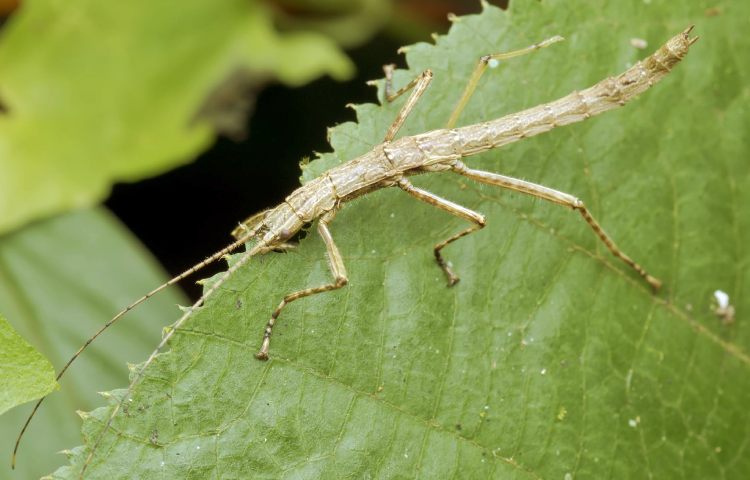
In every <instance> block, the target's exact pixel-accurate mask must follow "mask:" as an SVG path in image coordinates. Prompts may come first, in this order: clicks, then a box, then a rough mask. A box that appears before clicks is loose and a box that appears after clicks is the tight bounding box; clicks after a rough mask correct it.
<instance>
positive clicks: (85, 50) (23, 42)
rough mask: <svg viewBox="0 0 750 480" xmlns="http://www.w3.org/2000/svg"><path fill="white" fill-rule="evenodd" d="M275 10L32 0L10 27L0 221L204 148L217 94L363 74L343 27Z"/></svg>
mask: <svg viewBox="0 0 750 480" xmlns="http://www.w3.org/2000/svg"><path fill="white" fill-rule="evenodd" d="M274 22H275V20H274V9H273V8H272V7H271V6H270V5H268V4H266V3H264V2H261V1H256V0H217V1H212V2H205V1H202V0H191V1H173V0H160V1H147V0H138V1H130V2H101V1H98V0H85V1H81V2H74V3H61V2H40V1H28V2H24V4H23V6H22V7H21V8H20V10H19V11H18V12H17V13H16V14H15V15H14V16H13V17H12V18H11V21H10V23H9V24H8V25H7V26H6V27H5V29H4V31H3V34H2V39H0V101H2V105H3V107H4V109H5V111H4V112H2V113H0V233H2V232H7V231H9V230H12V229H14V228H17V227H19V226H20V225H23V224H25V223H27V222H28V221H30V220H32V219H34V218H40V217H43V216H48V215H50V214H54V213H59V212H63V211H65V210H68V209H71V208H77V207H82V206H89V205H93V204H96V203H98V202H99V201H100V200H102V199H103V198H104V197H105V196H106V195H107V194H108V192H109V190H110V186H111V184H112V183H113V182H116V181H135V180H138V179H141V178H144V177H147V176H151V175H155V174H158V173H161V172H164V171H165V170H167V169H169V168H173V167H174V166H176V165H179V164H182V163H185V162H188V161H190V160H192V159H193V158H194V157H195V156H196V154H197V153H199V152H201V151H202V150H204V149H205V148H206V147H207V146H208V145H209V144H210V143H211V142H212V141H213V138H214V136H215V127H216V126H215V125H213V124H212V123H211V121H212V120H215V119H216V117H217V113H216V112H215V111H216V109H217V107H216V105H215V102H216V101H217V100H216V98H217V97H219V98H222V97H229V99H230V102H231V101H232V100H236V99H238V98H239V99H242V97H243V94H242V93H243V92H245V93H246V91H247V90H250V91H252V89H253V88H258V86H259V85H260V84H261V83H262V82H265V81H267V80H269V79H278V80H280V81H282V82H284V83H288V84H291V85H299V84H301V83H303V82H307V81H309V80H310V79H312V78H315V77H317V76H319V75H322V74H330V75H332V76H334V77H336V78H344V77H347V76H349V75H351V73H352V65H351V63H350V62H349V60H348V59H347V58H346V57H345V56H344V55H343V53H342V52H341V51H340V50H339V49H338V47H337V46H336V44H335V43H334V42H333V41H332V40H330V39H328V38H327V37H325V36H323V35H322V34H320V33H315V32H312V31H293V30H290V31H284V32H279V31H277V30H276V27H275V25H274ZM217 89H221V91H220V92H217ZM238 90H239V92H238ZM232 107H233V106H232V105H229V106H227V105H226V102H225V104H224V105H223V106H222V105H220V106H219V107H218V109H219V110H220V112H219V113H221V110H222V108H224V109H226V108H232ZM206 111H208V112H209V114H208V115H203V114H204V113H205V112H206ZM240 121H241V122H244V117H240Z"/></svg>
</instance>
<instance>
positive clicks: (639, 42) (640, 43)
mask: <svg viewBox="0 0 750 480" xmlns="http://www.w3.org/2000/svg"><path fill="white" fill-rule="evenodd" d="M630 45H631V46H633V47H635V48H637V49H638V50H644V49H646V48H648V42H647V41H646V40H644V39H642V38H631V39H630Z"/></svg>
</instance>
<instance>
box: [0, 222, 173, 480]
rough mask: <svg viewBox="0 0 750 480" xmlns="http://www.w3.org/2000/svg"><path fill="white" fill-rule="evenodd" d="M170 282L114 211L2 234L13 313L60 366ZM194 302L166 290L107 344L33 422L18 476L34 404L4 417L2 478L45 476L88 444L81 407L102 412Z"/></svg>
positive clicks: (1, 282) (2, 295)
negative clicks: (17, 447) (109, 392)
mask: <svg viewBox="0 0 750 480" xmlns="http://www.w3.org/2000/svg"><path fill="white" fill-rule="evenodd" d="M164 277H165V274H164V272H163V271H162V270H161V268H159V267H158V266H157V265H156V263H155V262H154V260H153V258H152V257H151V256H150V255H149V254H148V252H146V251H145V250H144V249H143V247H142V246H141V245H140V244H139V243H138V242H137V241H136V240H135V239H134V238H133V237H132V236H131V235H130V234H129V233H128V231H127V229H125V228H124V227H123V226H122V225H121V224H120V223H119V222H118V221H117V220H115V219H114V218H113V217H112V216H111V214H109V213H108V212H107V211H106V210H104V209H94V210H89V211H79V212H77V213H74V214H68V215H63V216H59V217H56V218H54V219H51V220H46V221H44V222H38V223H35V224H32V225H28V226H27V227H25V228H23V229H20V230H19V231H17V232H14V233H13V234H7V235H3V236H0V306H2V310H3V313H5V314H6V315H7V316H8V318H12V319H13V326H14V327H15V328H16V329H17V330H18V332H19V333H20V334H21V335H22V336H23V337H24V338H26V339H27V340H28V342H29V343H31V344H32V345H33V346H34V347H35V348H36V349H37V350H39V351H40V352H43V353H44V355H45V356H46V357H47V358H49V359H50V361H51V362H52V363H53V364H54V365H55V366H57V367H58V368H60V367H62V365H63V364H64V362H65V361H67V360H68V358H69V357H70V355H72V354H73V352H75V351H76V350H77V349H78V347H79V346H80V345H81V344H82V343H83V341H84V340H85V339H86V338H87V337H88V336H89V335H91V334H92V333H94V332H95V331H96V330H98V328H99V327H100V326H101V325H102V324H103V323H104V322H105V321H106V320H107V319H109V318H110V317H112V315H114V314H115V313H116V312H117V311H118V310H120V309H121V308H122V307H123V306H124V305H126V304H128V303H130V302H131V301H133V300H134V299H136V298H138V297H139V296H140V295H142V294H143V293H144V292H145V291H147V290H150V289H151V288H153V287H155V286H156V285H158V284H160V283H161V282H162V281H163V279H164ZM186 301H187V300H185V299H184V297H183V296H182V295H181V294H180V293H179V292H176V291H170V292H165V294H164V295H163V296H161V295H160V296H159V297H156V298H154V299H153V301H151V302H148V304H147V305H143V307H142V309H138V310H136V311H134V312H131V313H132V317H131V318H129V319H128V320H127V321H125V322H123V323H122V324H120V325H118V326H117V327H114V328H113V329H112V330H110V332H109V333H108V334H105V335H103V336H101V337H100V338H99V339H97V341H96V342H95V343H94V344H93V345H92V346H91V348H90V349H89V350H87V351H86V354H85V355H83V356H82V357H81V358H80V359H79V360H78V361H77V362H76V363H75V364H74V366H73V367H72V368H71V369H70V371H69V372H68V374H67V375H66V376H65V378H64V379H63V380H62V381H61V383H62V384H63V385H64V388H63V389H62V390H61V391H60V392H58V393H54V394H53V395H52V396H50V397H49V398H48V399H47V401H45V403H44V406H43V408H42V409H41V410H40V411H39V415H38V416H37V418H35V419H34V421H33V422H32V423H31V426H30V427H29V430H28V432H27V434H26V436H25V438H24V440H23V444H22V448H21V451H20V453H19V457H18V465H17V466H16V471H15V472H12V471H11V469H10V465H9V463H10V462H9V460H10V453H11V452H12V451H13V443H14V442H15V440H16V435H17V433H18V431H19V429H20V428H21V426H22V425H23V422H24V421H25V420H26V417H27V416H28V414H29V412H30V411H31V405H26V406H23V407H18V408H14V409H13V410H11V411H9V412H7V413H5V414H4V415H2V416H0V432H2V435H0V451H2V452H3V455H2V460H3V461H2V462H0V478H19V479H20V478H23V479H27V478H39V477H40V476H42V475H44V474H45V473H49V472H50V471H52V470H53V469H54V468H55V466H56V465H59V464H60V461H61V458H62V457H60V456H59V455H56V453H57V452H59V451H60V450H62V449H64V448H66V447H68V448H69V447H70V445H72V444H74V443H76V442H80V424H79V418H78V416H77V415H76V413H75V412H76V410H83V409H90V408H93V406H95V405H96V404H97V403H98V402H100V401H101V397H99V396H98V395H97V394H96V392H97V391H101V390H104V389H110V388H114V387H115V386H117V385H120V384H122V383H123V382H124V381H125V374H124V372H123V368H122V365H123V364H124V363H125V362H126V361H128V359H130V358H132V356H133V355H135V354H138V355H140V356H145V355H147V354H148V352H149V350H151V349H152V344H153V339H154V338H158V335H159V332H160V331H161V328H162V325H161V324H160V323H159V322H156V321H154V319H156V318H169V317H171V316H174V315H175V314H176V312H177V311H178V310H177V309H176V308H175V305H176V304H179V303H185V302H186ZM6 348H7V346H6V345H5V343H4V342H3V343H0V356H4V355H13V353H12V352H9V351H7V350H6ZM136 352H139V353H136ZM3 388H5V383H3ZM29 400H30V399H29ZM27 401H28V400H27Z"/></svg>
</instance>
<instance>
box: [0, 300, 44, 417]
mask: <svg viewBox="0 0 750 480" xmlns="http://www.w3.org/2000/svg"><path fill="white" fill-rule="evenodd" d="M0 384H2V386H3V389H2V390H0V414H3V413H5V412H6V411H7V410H9V409H11V408H13V407H15V406H16V405H21V404H22V403H26V402H30V401H31V400H36V399H38V398H40V397H43V396H44V395H47V394H48V393H50V392H51V391H52V390H54V389H55V387H57V382H55V370H54V369H53V368H52V365H51V364H50V363H49V361H47V359H46V358H44V356H43V355H42V354H40V353H39V352H37V351H36V350H34V347H32V346H31V345H29V344H28V342H26V340H24V339H23V337H21V336H20V335H19V334H18V333H17V332H16V331H15V330H13V327H12V326H11V324H10V322H8V320H6V319H5V317H3V316H2V314H0Z"/></svg>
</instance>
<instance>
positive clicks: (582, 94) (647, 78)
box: [14, 27, 697, 477]
mask: <svg viewBox="0 0 750 480" xmlns="http://www.w3.org/2000/svg"><path fill="white" fill-rule="evenodd" d="M691 30H692V27H691V28H688V29H687V30H685V31H684V32H682V33H680V34H678V35H676V36H675V37H673V38H671V39H670V40H669V41H668V42H667V43H666V44H665V45H664V46H662V47H661V48H660V49H659V50H657V51H656V52H655V53H654V54H653V55H651V56H650V57H648V58H646V59H644V60H643V61H640V62H637V63H636V64H635V65H634V66H633V67H631V68H629V69H628V70H626V71H625V72H624V73H622V74H620V75H618V76H616V77H611V78H607V79H605V80H602V81H600V82H598V83H596V84H595V85H593V86H591V87H589V88H587V89H585V90H581V91H574V92H572V93H570V94H569V95H567V96H564V97H562V98H560V99H558V100H555V101H552V102H549V103H546V104H542V105H539V106H536V107H532V108H529V109H526V110H523V111H521V112H517V113H514V114H511V115H506V116H504V117H501V118H498V119H496V120H491V121H487V122H483V123H478V124H474V125H468V126H463V127H458V128H454V125H455V123H456V121H457V119H458V118H459V116H460V114H461V112H462V110H463V108H464V106H465V105H466V103H467V102H468V100H469V98H471V96H472V94H473V92H474V90H475V88H476V86H477V83H478V81H479V78H480V77H481V75H482V74H483V72H484V71H485V70H486V68H488V66H491V65H492V63H493V62H496V61H498V60H501V59H507V58H512V57H515V56H519V55H523V54H525V53H529V52H531V51H534V50H538V49H540V48H543V47H546V46H548V45H550V44H552V43H555V42H557V41H559V40H562V38H561V37H553V38H551V39H549V40H546V41H544V42H541V43H539V44H536V45H532V46H530V47H527V48H525V49H522V50H517V51H514V52H508V53H499V54H493V55H486V56H483V57H481V58H480V60H479V62H478V64H477V66H476V68H475V70H474V72H473V73H472V75H471V77H470V79H469V82H468V85H467V86H466V89H465V90H464V92H463V94H462V96H461V98H460V100H459V101H458V103H457V105H456V107H455V108H454V110H453V113H452V114H451V116H450V118H449V120H448V122H447V127H446V128H443V129H439V130H433V131H429V132H426V133H422V134H418V135H413V136H407V137H403V138H399V139H395V136H396V134H397V133H398V131H399V129H400V128H401V127H402V125H403V124H404V122H405V120H406V118H407V117H408V115H409V113H410V112H411V110H412V109H413V108H414V105H415V104H416V103H417V101H418V100H419V99H420V97H421V95H422V94H423V93H424V92H425V90H426V89H427V87H428V85H429V83H430V81H431V79H432V72H431V71H429V70H426V71H425V72H423V73H422V74H421V75H419V76H418V77H417V78H415V79H414V80H413V81H412V82H410V83H409V84H408V85H407V86H405V87H403V88H402V89H400V90H398V91H396V92H392V81H391V79H392V73H393V66H386V67H385V74H386V76H385V77H386V78H385V97H386V100H388V101H392V100H394V99H396V98H397V97H399V96H400V95H401V94H403V93H405V92H407V91H411V92H412V93H411V94H410V96H409V97H408V98H407V100H406V102H405V104H404V105H403V106H402V107H401V110H400V112H399V114H398V116H397V117H396V119H395V121H394V122H393V124H392V125H391V126H390V128H389V129H388V131H387V133H386V135H385V140H384V142H383V143H381V144H379V145H377V146H375V147H374V148H373V149H372V150H371V151H369V152H367V153H365V154H363V155H361V156H359V157H357V158H354V159H352V160H349V161H348V162H346V163H343V164H341V165H339V166H337V167H335V168H332V169H330V170H328V171H327V172H324V173H323V174H322V175H320V176H319V177H317V178H315V179H313V180H312V181H310V182H308V183H307V184H305V185H303V186H301V187H300V188H298V189H297V190H295V191H294V192H292V193H291V194H290V195H289V196H288V197H287V198H286V200H285V201H284V202H282V203H281V204H280V205H278V206H276V207H275V208H272V209H269V210H266V211H263V212H260V213H258V214H255V215H253V216H251V217H250V218H248V219H247V220H245V221H244V222H242V223H241V224H240V226H239V227H238V228H236V229H235V230H234V231H233V232H232V234H233V235H234V236H235V238H236V239H237V240H236V241H235V242H234V243H232V244H230V245H228V246H227V247H226V248H224V249H222V250H220V251H219V252H216V253H215V254H213V255H212V256H210V257H209V258H207V259H206V260H204V261H202V262H200V263H198V264H197V265H195V266H194V267H192V268H190V269H189V270H186V271H185V272H183V273H182V274H180V275H179V276H177V277H175V278H173V279H171V280H170V281H169V282H167V283H165V284H164V285H161V286H159V287H157V288H156V289H154V290H152V291H151V292H149V293H147V294H146V295H144V296H143V297H141V298H140V299H138V300H137V301H136V302H134V303H133V304H131V305H129V306H128V307H127V308H125V309H124V310H123V311H121V312H120V313H118V314H117V315H116V316H115V317H114V318H113V319H111V320H110V321H109V322H107V323H106V324H105V325H104V326H103V327H102V328H101V329H100V330H99V332H97V333H96V334H95V335H94V336H93V337H92V338H91V339H89V340H88V341H87V342H86V344H85V345H84V346H83V347H81V349H79V350H78V352H76V354H75V355H74V356H73V357H72V358H71V359H70V360H69V361H68V363H67V364H66V365H65V366H64V367H63V369H62V370H61V371H60V373H59V375H58V379H59V378H60V377H61V376H62V375H63V374H64V373H65V371H66V370H67V368H68V367H69V366H70V364H71V363H72V362H73V361H74V360H75V359H76V358H77V357H78V356H79V355H80V353H81V352H82V351H83V350H84V349H85V348H86V347H87V346H88V345H89V344H90V343H91V341H92V340H93V339H95V338H96V337H97V336H98V335H99V334H100V333H101V332H102V331H103V330H105V329H106V328H108V327H109V326H110V325H112V324H113V323H114V322H115V321H117V320H118V319H120V318H121V317H122V316H123V315H124V314H125V313H127V312H128V311H129V310H131V309H132V308H134V307H135V306H137V305H138V304H140V303H142V302H143V301H145V300H146V299H148V298H149V297H151V296H152V295H154V294H155V293H157V292H159V291H160V290H162V289H164V288H166V287H167V286H169V285H172V284H174V283H176V282H177V281H179V280H181V279H183V278H185V277H187V276H188V275H190V274H192V273H194V272H195V271H197V270H200V269H201V268H202V267H204V266H205V265H207V264H208V263H211V262H213V261H215V260H217V259H219V258H221V257H223V256H224V255H226V254H228V253H229V252H231V251H233V250H235V249H237V248H238V247H239V246H241V245H244V244H248V243H249V242H252V241H255V243H252V244H250V245H248V247H247V249H246V251H245V252H244V253H243V254H242V255H240V257H239V259H238V261H236V262H235V263H234V264H232V265H231V266H230V267H229V268H228V269H227V271H226V272H224V273H223V274H222V275H220V276H219V277H218V278H217V279H216V280H214V281H213V282H212V283H211V284H209V285H208V286H207V288H206V291H205V292H204V294H203V296H202V297H201V298H200V299H199V300H198V301H197V302H196V303H195V304H193V305H192V306H191V307H190V308H187V309H185V312H184V313H183V315H182V316H181V317H180V318H179V319H178V320H177V322H175V323H174V325H173V327H172V328H171V329H170V330H169V331H168V332H167V333H166V334H165V335H164V336H163V338H162V340H161V342H160V343H159V345H158V347H157V348H156V350H154V351H153V352H152V354H151V355H150V356H149V358H148V359H147V360H146V362H145V363H144V364H143V366H142V367H141V368H140V369H139V371H137V372H136V373H135V374H134V377H133V380H132V381H131V383H130V385H129V386H128V389H127V392H126V394H125V395H124V396H123V400H122V401H121V402H120V403H119V404H117V405H116V406H115V407H114V408H113V410H112V412H111V414H110V416H109V419H108V421H107V422H106V424H105V426H104V429H103V430H102V431H101V432H100V433H99V435H98V437H97V439H96V440H95V441H94V443H93V445H92V447H91V449H90V451H89V454H88V458H87V459H86V461H85V463H84V466H83V467H82V470H81V472H80V475H81V477H83V474H84V472H85V470H86V467H87V466H88V465H89V463H90V462H91V459H92V458H93V454H94V451H95V450H96V448H97V446H98V445H99V442H100V441H101V439H102V438H103V435H104V433H105V432H106V430H107V429H108V428H109V427H110V425H111V423H112V420H113V419H114V417H115V416H116V415H117V412H118V411H119V410H120V408H122V405H123V402H124V401H125V399H127V398H128V397H129V396H130V394H131V393H132V392H133V389H134V388H135V386H136V384H137V383H138V382H139V380H140V378H141V376H142V373H143V371H144V370H145V369H146V368H147V367H148V366H149V365H151V363H153V361H154V359H155V358H156V356H157V354H158V352H159V351H160V350H161V349H162V348H163V347H164V346H165V345H166V343H167V342H168V341H169V339H170V338H171V337H172V335H173V334H174V332H175V331H176V330H177V329H178V328H179V327H180V326H181V325H182V324H183V323H184V322H185V321H186V320H187V319H188V318H189V317H190V315H191V314H192V312H193V310H194V309H195V308H197V307H199V306H200V305H201V304H203V302H204V301H205V300H206V299H207V298H208V297H210V296H211V295H212V294H213V293H214V292H216V291H217V290H218V289H219V288H220V287H221V286H222V285H223V284H224V283H225V282H226V281H227V280H228V279H229V278H230V277H231V276H232V274H233V273H234V272H236V271H237V270H238V269H239V268H242V266H244V265H245V264H246V263H247V262H248V261H249V260H250V259H251V258H252V257H253V256H255V255H258V254H262V253H266V252H269V251H274V250H283V249H287V248H290V245H289V244H288V243H287V241H288V240H289V239H290V238H292V237H293V236H294V235H295V234H296V233H298V232H299V231H300V230H301V229H302V228H304V227H305V226H306V225H309V224H311V223H313V222H315V221H316V220H317V231H318V234H319V235H320V236H321V238H322V239H323V242H324V244H325V247H326V252H327V258H328V263H329V268H330V271H331V273H332V277H333V280H332V281H331V282H330V283H328V284H325V285H321V286H317V287H313V288H307V289H304V290H300V291H297V292H293V293H290V294H288V295H286V296H285V297H284V298H283V299H282V301H281V303H280V304H279V306H278V307H277V308H276V309H275V310H274V311H273V312H272V314H271V318H270V320H269V321H268V323H267V324H266V327H265V329H264V333H263V341H262V344H261V348H260V350H259V352H258V353H257V354H256V357H257V358H259V359H262V360H265V359H267V358H268V355H269V347H270V339H271V335H272V333H273V327H274V325H275V323H276V321H277V319H278V317H279V315H280V314H281V312H282V310H283V309H284V307H285V306H286V305H288V304H289V303H290V302H292V301H295V300H297V299H300V298H304V297H307V296H310V295H315V294H318V293H322V292H326V291H330V290H335V289H338V288H341V287H343V286H344V285H346V284H347V282H348V279H347V274H346V268H345V265H344V260H343V257H342V255H341V253H340V252H339V250H338V247H337V246H336V244H335V242H334V240H333V236H332V235H331V232H330V230H329V224H330V223H331V221H332V220H333V219H334V216H335V215H336V212H337V211H338V210H339V209H340V208H341V206H342V205H343V204H344V203H346V202H348V201H350V200H352V199H354V198H356V197H360V196H362V195H365V194H367V193H368V192H371V191H373V190H378V189H382V188H385V187H398V188H400V189H401V190H403V191H404V192H406V193H408V194H409V195H411V196H413V197H414V198H416V199H417V200H421V201H423V202H426V203H428V204H430V205H432V206H435V207H437V208H440V209H441V210H444V211H446V212H448V213H451V214H453V215H455V216H457V217H459V218H463V219H465V220H467V221H468V222H470V223H471V225H470V226H469V227H467V228H465V229H463V230H461V231H459V232H458V233H456V234H454V235H452V236H451V237H449V238H447V239H445V240H443V241H441V242H439V243H437V244H436V245H435V246H434V253H435V258H436V260H437V263H438V265H439V266H440V268H442V270H443V271H444V272H445V274H446V276H447V278H448V283H449V285H454V284H455V283H456V282H458V276H456V274H455V273H454V272H453V270H452V268H451V266H450V263H449V262H446V261H445V260H444V259H443V257H442V253H441V251H442V249H443V248H444V247H445V246H447V245H449V244H450V243H452V242H454V241H456V240H458V239H460V238H462V237H464V236H466V235H469V234H471V233H473V232H476V231H478V230H480V229H481V228H483V227H484V225H485V223H486V221H485V217H484V215H482V214H481V213H478V212H474V211H472V210H470V209H468V208H466V207H463V206H461V205H458V204H456V203H453V202H451V201H449V200H446V199H443V198H441V197H439V196H437V195H435V194H433V193H430V192H428V191H425V190H423V189H421V188H418V187H415V186H414V185H412V184H411V182H410V181H409V179H408V177H409V176H412V175H417V174H422V173H427V172H442V171H451V172H453V173H456V174H459V175H462V176H465V177H467V178H469V179H472V180H474V181H477V182H480V183H485V184H489V185H494V186H499V187H502V188H506V189H509V190H514V191H517V192H521V193H525V194H528V195H532V196H535V197H537V198H540V199H543V200H546V201H549V202H552V203H556V204H559V205H562V206H566V207H568V208H571V209H573V210H577V211H578V212H579V213H580V214H581V216H582V218H583V219H584V220H585V221H586V223H587V224H588V225H589V227H590V228H591V229H592V230H593V232H594V233H595V234H596V235H597V237H598V238H599V239H600V240H601V241H602V242H603V243H604V244H605V245H606V246H607V248H608V249H609V250H610V251H611V252H612V254H614V255H615V256H617V257H618V258H620V259H621V260H622V261H623V262H624V263H626V264H627V265H629V266H630V267H631V268H632V269H633V270H635V271H636V272H637V273H638V274H639V275H641V277H643V279H644V280H645V281H646V282H647V283H648V284H649V285H650V286H651V287H652V288H653V289H654V290H656V289H658V288H659V287H660V286H661V282H660V281H659V280H658V279H656V278H655V277H653V276H651V275H650V274H648V273H647V272H646V271H645V270H644V269H643V268H642V267H641V266H640V265H639V264H638V263H636V262H635V261H633V260H632V259H631V258H630V257H629V256H628V255H626V254H625V253H624V252H623V251H622V250H620V249H619V248H618V247H617V246H616V245H615V243H614V241H613V240H612V238H611V237H609V236H608V235H607V234H606V233H605V232H604V230H603V229H602V227H601V226H600V225H599V223H598V222H597V221H596V220H595V218H594V217H593V215H591V213H590V212H589V210H588V209H587V208H586V207H585V205H584V203H583V202H582V201H581V200H579V199H578V198H576V197H574V196H572V195H570V194H567V193H564V192H560V191H557V190H554V189H552V188H549V187H545V186H542V185H537V184H534V183H531V182H527V181H524V180H520V179H516V178H512V177H507V176H504V175H500V174H497V173H493V172H486V171H481V170H475V169H471V168H469V167H468V166H466V165H465V164H464V163H463V162H462V160H461V159H462V158H463V157H468V156H471V155H475V154H478V153H481V152H485V151H487V150H490V149H494V148H497V147H501V146H503V145H507V144H509V143H513V142H516V141H518V140H521V139H523V138H526V137H531V136H534V135H538V134H540V133H543V132H546V131H549V130H551V129H553V128H555V127H558V126H562V125H567V124H571V123H575V122H579V121H582V120H584V119H587V118H590V117H592V116H595V115H598V114H600V113H603V112H606V111H608V110H611V109H613V108H615V107H618V106H621V105H624V104H625V103H626V102H628V101H630V100H631V99H633V98H635V97H636V96H637V95H639V94H640V93H642V92H644V91H645V90H647V89H648V88H649V87H651V86H652V85H654V84H655V83H656V82H658V81H659V80H660V79H662V78H663V77H664V76H665V75H666V74H667V73H669V71H670V70H671V69H672V67H673V66H674V65H675V64H677V63H678V62H679V61H680V60H681V59H682V58H683V57H684V56H685V55H686V54H687V53H688V50H689V48H690V46H691V45H692V44H693V43H694V42H695V41H696V40H697V38H690V36H689V33H690V31H691ZM41 402H42V400H40V401H39V402H38V403H37V405H36V406H35V408H34V410H33V412H32V414H31V416H30V417H29V419H28V420H27V422H26V424H25V425H24V427H23V429H22V431H21V434H20V435H19V437H18V440H17V442H16V450H14V459H15V451H17V449H18V446H19V444H20V440H21V437H22V435H23V433H24V431H25V430H26V427H27V426H28V424H29V422H30V420H31V417H33V415H34V413H35V412H36V410H37V409H38V407H39V405H40V404H41ZM14 461H15V460H14Z"/></svg>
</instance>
